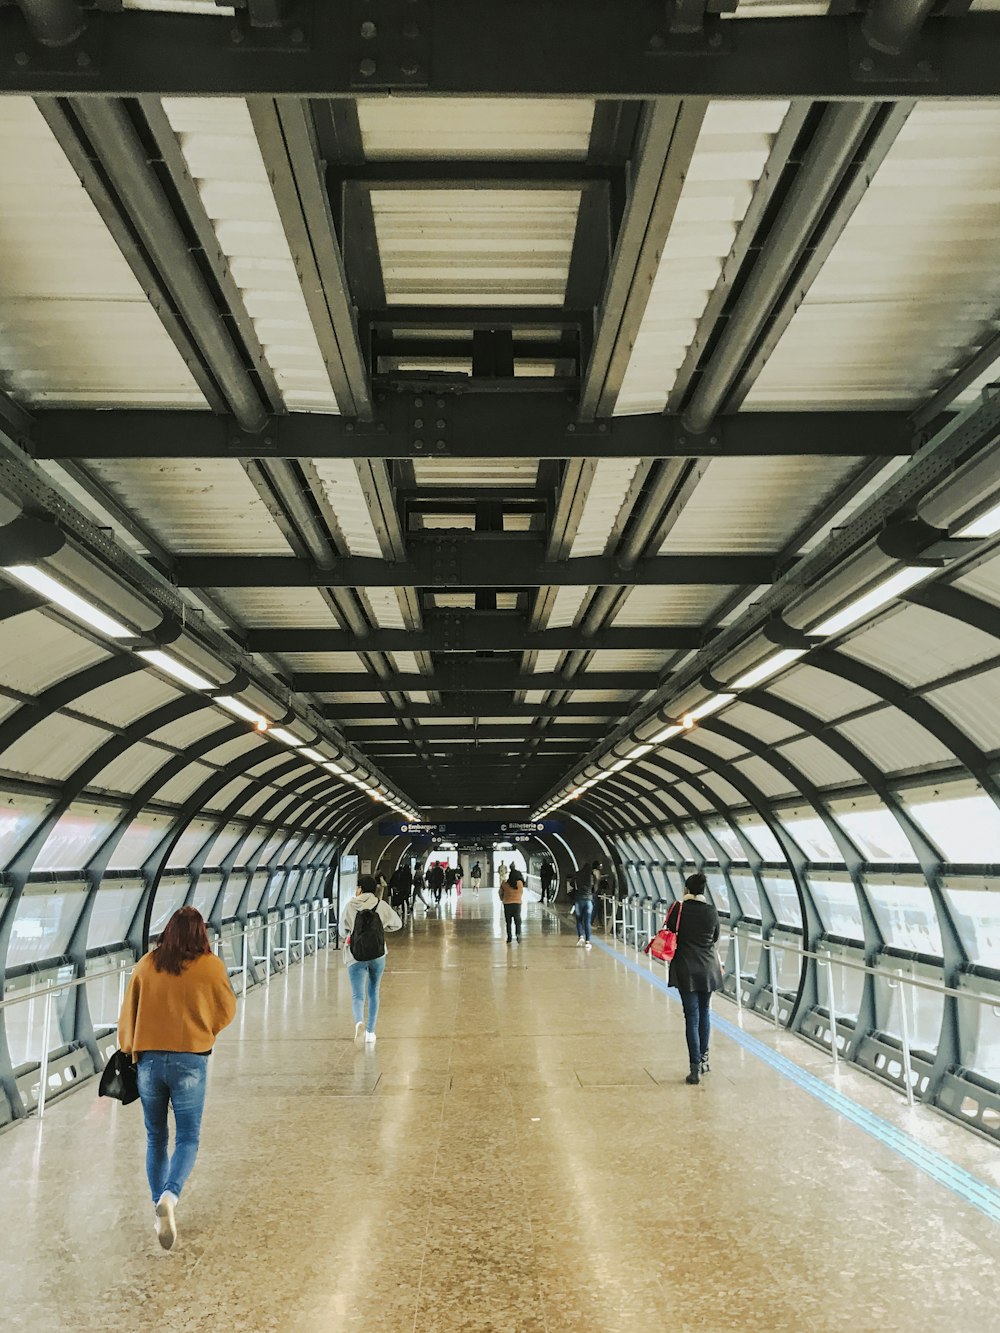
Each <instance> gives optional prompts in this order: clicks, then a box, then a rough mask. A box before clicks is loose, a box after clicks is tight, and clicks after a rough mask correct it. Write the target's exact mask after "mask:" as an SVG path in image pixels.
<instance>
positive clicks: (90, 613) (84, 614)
mask: <svg viewBox="0 0 1000 1333" xmlns="http://www.w3.org/2000/svg"><path fill="white" fill-rule="evenodd" d="M4 573H5V574H9V575H10V576H11V578H15V579H17V580H18V581H19V582H20V583H24V584H26V585H27V586H28V587H29V588H33V589H34V590H35V592H39V593H41V594H42V596H43V597H45V598H46V599H47V600H48V601H50V602H54V603H55V605H56V606H58V607H61V608H62V610H63V611H68V612H69V614H70V615H71V616H73V617H74V619H76V620H81V621H82V622H83V623H84V624H85V625H89V626H90V627H91V629H96V630H99V631H100V632H101V634H107V636H108V637H109V638H111V639H131V638H134V637H135V631H134V630H130V629H128V628H126V626H125V625H123V624H121V622H120V621H117V620H112V618H111V617H110V616H108V615H105V613H104V612H103V611H99V610H98V609H97V607H96V606H92V605H91V604H90V602H88V601H85V600H84V599H83V598H82V597H80V596H78V594H77V593H75V592H71V591H70V590H69V588H67V587H65V586H64V585H63V584H61V583H59V582H58V581H57V580H56V579H54V578H52V577H51V576H50V575H48V574H43V573H42V571H41V570H40V569H36V568H35V566H34V565H5V566H4Z"/></svg>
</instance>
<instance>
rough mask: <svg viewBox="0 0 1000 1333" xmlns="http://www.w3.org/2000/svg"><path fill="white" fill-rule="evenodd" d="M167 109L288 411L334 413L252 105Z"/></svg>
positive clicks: (218, 101)
mask: <svg viewBox="0 0 1000 1333" xmlns="http://www.w3.org/2000/svg"><path fill="white" fill-rule="evenodd" d="M163 109H164V111H165V112H166V114H167V118H168V120H169V121H170V124H171V126H172V128H173V130H174V133H175V134H176V135H177V138H178V141H179V143H180V146H181V151H182V153H183V154H184V159H185V161H186V162H187V166H188V170H189V171H190V173H191V175H192V176H193V178H194V180H195V182H196V184H197V187H198V193H199V194H200V196H201V201H202V203H203V205H204V206H205V211H206V212H207V213H208V216H209V218H210V219H211V221H212V225H213V226H214V228H215V234H216V236H217V238H218V242H219V249H220V250H221V252H222V254H223V255H225V257H226V259H227V260H228V261H229V267H230V269H231V271H232V275H233V279H234V281H235V282H236V285H237V286H238V287H239V288H240V292H241V294H242V297H243V304H244V305H245V307H246V309H247V313H248V314H249V316H250V318H251V320H252V322H253V325H254V330H255V332H256V334H257V337H258V339H259V340H260V343H261V346H262V347H263V349H264V355H265V357H266V359H267V362H268V365H269V366H270V367H271V370H272V371H273V372H274V377H275V380H276V381H277V384H278V387H279V389H280V391H281V396H282V400H283V402H284V404H285V407H286V408H287V409H288V410H289V411H290V412H293V411H296V410H299V411H310V412H336V411H337V400H336V398H335V397H334V394H333V390H332V388H331V387H330V378H329V376H328V374H327V371H326V366H325V365H324V363H323V355H322V353H321V352H320V348H319V343H318V342H317V340H316V334H315V333H314V331H313V326H312V323H311V321H310V318H309V312H308V309H307V308H306V303H305V298H304V296H303V295H302V288H301V286H300V285H299V279H298V275H297V273H296V271H295V262H294V260H293V259H292V255H291V251H290V250H289V248H288V241H287V239H286V237H285V232H284V228H283V227H282V225H281V219H280V217H279V215H278V209H277V205H276V204H275V202H274V195H273V193H272V191H271V183H270V181H269V180H268V176H267V169H266V168H265V166H264V160H263V158H262V157H261V152H260V147H259V146H258V143H257V136H256V134H255V133H254V129H253V124H252V122H251V120H250V112H249V110H248V108H247V104H246V102H244V101H243V100H242V98H238V97H167V98H165V99H164V101H163Z"/></svg>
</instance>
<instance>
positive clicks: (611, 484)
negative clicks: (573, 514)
mask: <svg viewBox="0 0 1000 1333" xmlns="http://www.w3.org/2000/svg"><path fill="white" fill-rule="evenodd" d="M638 467H639V460H638V458H602V459H601V460H600V462H599V463H598V464H597V468H596V470H595V472H594V479H593V481H592V482H591V485H590V490H589V491H588V492H587V500H586V503H585V504H584V506H583V513H582V514H581V516H580V525H579V527H578V528H577V530H576V536H575V537H574V539H573V545H572V547H571V548H570V555H603V554H604V553H605V551H606V550H607V549H608V541H609V539H610V537H611V534H612V532H613V531H614V529H615V525H616V523H617V521H618V516H619V514H620V513H621V512H622V506H623V505H624V504H625V500H626V497H627V496H629V495H630V491H631V487H632V483H633V481H634V480H635V475H636V472H637V470H638Z"/></svg>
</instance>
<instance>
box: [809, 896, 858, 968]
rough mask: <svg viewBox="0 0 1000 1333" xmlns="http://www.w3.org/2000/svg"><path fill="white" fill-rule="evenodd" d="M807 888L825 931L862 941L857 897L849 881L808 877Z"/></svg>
mask: <svg viewBox="0 0 1000 1333" xmlns="http://www.w3.org/2000/svg"><path fill="white" fill-rule="evenodd" d="M809 887H810V889H812V895H813V899H814V900H815V903H816V907H817V909H818V911H819V915H820V919H821V920H822V922H823V929H824V930H825V931H828V932H829V934H831V935H843V936H845V937H846V938H847V939H850V940H863V939H864V936H865V932H864V927H863V925H862V923H861V908H860V907H859V905H858V895H857V892H856V890H855V888H854V885H853V884H852V883H851V881H850V880H839V879H817V878H816V877H815V876H814V875H810V876H809ZM841 970H842V969H841Z"/></svg>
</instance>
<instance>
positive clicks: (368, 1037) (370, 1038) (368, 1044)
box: [365, 1032, 375, 1051]
mask: <svg viewBox="0 0 1000 1333" xmlns="http://www.w3.org/2000/svg"><path fill="white" fill-rule="evenodd" d="M374 1045H375V1033H374V1032H366V1033H365V1050H366V1051H367V1050H371V1048H372V1047H373V1046H374Z"/></svg>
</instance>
